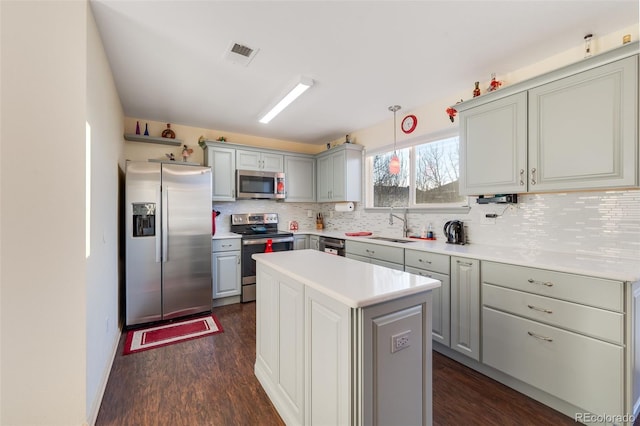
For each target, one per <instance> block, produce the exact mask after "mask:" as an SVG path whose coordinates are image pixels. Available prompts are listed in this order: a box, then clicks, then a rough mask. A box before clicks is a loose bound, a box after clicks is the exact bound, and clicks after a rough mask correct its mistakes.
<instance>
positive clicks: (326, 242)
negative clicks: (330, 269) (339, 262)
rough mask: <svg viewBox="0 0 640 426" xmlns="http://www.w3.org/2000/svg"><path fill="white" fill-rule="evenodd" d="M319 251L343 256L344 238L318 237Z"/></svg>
mask: <svg viewBox="0 0 640 426" xmlns="http://www.w3.org/2000/svg"><path fill="white" fill-rule="evenodd" d="M320 251H323V252H325V253H330V254H335V255H337V256H342V257H344V240H343V239H340V238H330V237H320Z"/></svg>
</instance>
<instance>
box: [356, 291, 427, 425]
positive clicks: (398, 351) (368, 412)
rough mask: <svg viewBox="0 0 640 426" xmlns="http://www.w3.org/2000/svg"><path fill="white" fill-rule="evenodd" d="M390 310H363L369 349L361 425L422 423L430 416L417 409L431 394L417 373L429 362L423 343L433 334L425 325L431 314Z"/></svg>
mask: <svg viewBox="0 0 640 426" xmlns="http://www.w3.org/2000/svg"><path fill="white" fill-rule="evenodd" d="M370 311H374V312H370ZM390 311H391V312H390V313H387V314H380V312H375V308H372V309H370V310H365V312H364V321H363V325H364V341H365V348H369V347H371V349H372V350H371V351H366V350H365V355H364V361H365V364H364V371H365V375H364V379H365V381H364V394H365V412H364V424H367V425H368V424H378V425H419V424H424V423H425V416H427V415H428V413H426V412H424V411H423V410H417V409H416V407H423V406H425V405H426V404H427V402H426V401H427V400H430V397H431V395H430V390H429V389H427V388H425V386H424V383H423V380H424V377H423V376H422V375H421V374H416V372H419V371H420V370H421V366H422V365H423V363H425V362H430V357H429V356H427V354H426V353H425V341H426V340H431V339H430V337H431V336H430V335H429V333H428V330H429V328H427V327H424V325H425V322H426V323H427V324H428V321H425V317H424V316H426V315H428V311H429V310H428V308H426V306H425V305H424V304H423V303H418V304H417V305H413V306H407V307H405V308H401V309H390ZM402 339H404V340H402ZM402 342H406V343H402ZM401 345H402V346H401ZM390 346H391V347H390ZM373 354H375V355H373ZM428 380H429V381H431V378H428ZM367 402H369V404H366V403H367Z"/></svg>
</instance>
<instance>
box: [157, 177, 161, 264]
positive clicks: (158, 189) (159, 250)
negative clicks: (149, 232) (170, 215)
mask: <svg viewBox="0 0 640 426" xmlns="http://www.w3.org/2000/svg"><path fill="white" fill-rule="evenodd" d="M160 197H162V191H160V186H159V185H158V187H157V188H156V206H157V208H158V209H157V212H156V219H157V218H158V216H157V213H158V212H159V211H160V206H161V205H162V204H161V199H160ZM155 226H156V229H155V231H156V263H160V262H162V251H161V249H160V247H161V245H160V243H161V241H160V237H159V236H158V234H159V233H158V228H159V227H160V226H161V225H160V223H159V222H158V221H156V223H155Z"/></svg>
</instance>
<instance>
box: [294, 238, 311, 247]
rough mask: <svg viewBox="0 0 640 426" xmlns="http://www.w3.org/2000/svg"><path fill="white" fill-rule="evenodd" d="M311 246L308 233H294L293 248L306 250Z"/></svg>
mask: <svg viewBox="0 0 640 426" xmlns="http://www.w3.org/2000/svg"><path fill="white" fill-rule="evenodd" d="M308 248H309V236H308V235H294V236H293V249H294V250H304V249H308Z"/></svg>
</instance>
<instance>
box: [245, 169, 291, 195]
mask: <svg viewBox="0 0 640 426" xmlns="http://www.w3.org/2000/svg"><path fill="white" fill-rule="evenodd" d="M284 197H285V187H284V173H282V172H261V171H257V170H236V199H240V200H242V199H284Z"/></svg>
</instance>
